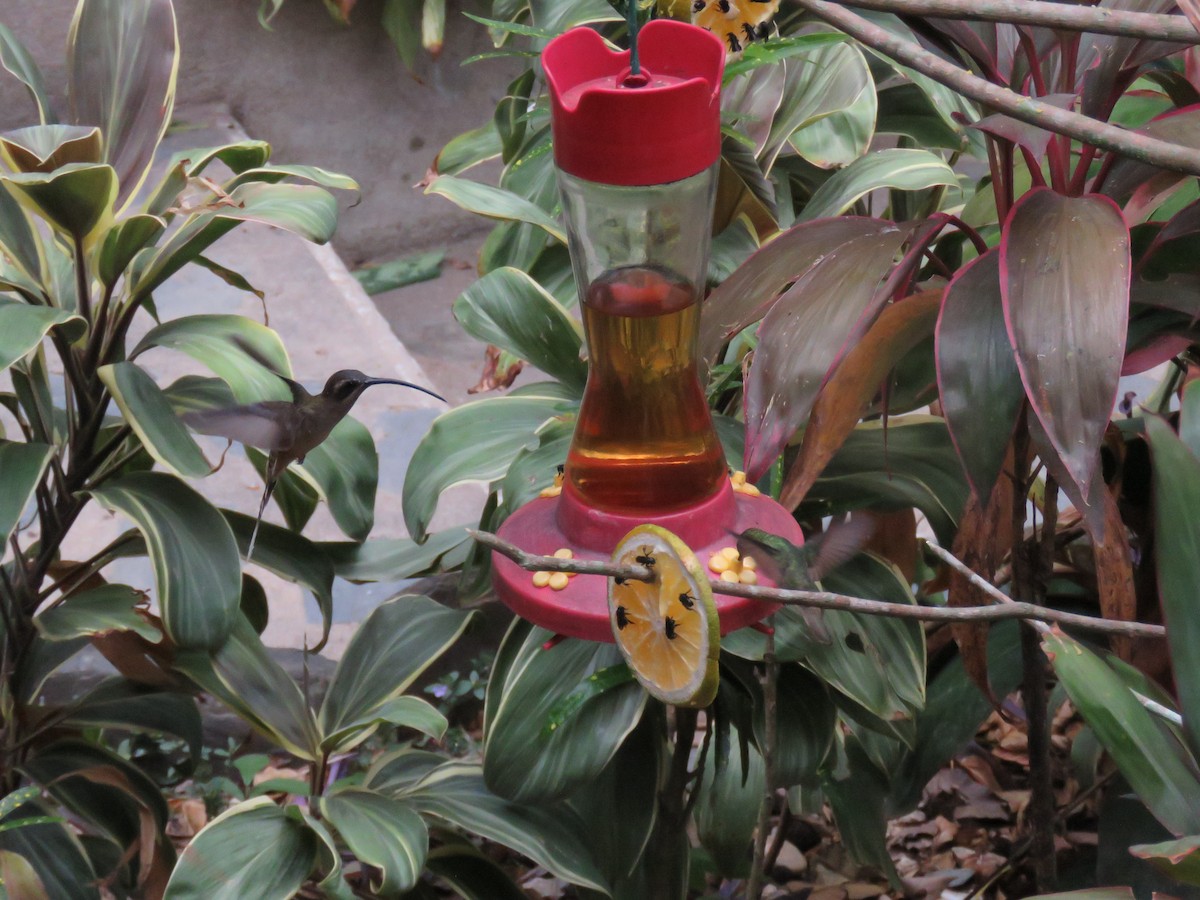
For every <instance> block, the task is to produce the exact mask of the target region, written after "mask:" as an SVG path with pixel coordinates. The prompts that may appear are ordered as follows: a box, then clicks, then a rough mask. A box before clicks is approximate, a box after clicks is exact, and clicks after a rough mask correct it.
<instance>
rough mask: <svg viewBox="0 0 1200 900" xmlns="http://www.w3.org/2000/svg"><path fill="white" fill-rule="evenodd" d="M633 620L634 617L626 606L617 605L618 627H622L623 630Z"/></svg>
mask: <svg viewBox="0 0 1200 900" xmlns="http://www.w3.org/2000/svg"><path fill="white" fill-rule="evenodd" d="M632 621H633V619H631V618H629V613H628V612H627V611H626V610H625V607H623V606H618V607H617V628H618V629H620V630H621V631H624V630H625V626H626V625H628V624H629V623H630V622H632Z"/></svg>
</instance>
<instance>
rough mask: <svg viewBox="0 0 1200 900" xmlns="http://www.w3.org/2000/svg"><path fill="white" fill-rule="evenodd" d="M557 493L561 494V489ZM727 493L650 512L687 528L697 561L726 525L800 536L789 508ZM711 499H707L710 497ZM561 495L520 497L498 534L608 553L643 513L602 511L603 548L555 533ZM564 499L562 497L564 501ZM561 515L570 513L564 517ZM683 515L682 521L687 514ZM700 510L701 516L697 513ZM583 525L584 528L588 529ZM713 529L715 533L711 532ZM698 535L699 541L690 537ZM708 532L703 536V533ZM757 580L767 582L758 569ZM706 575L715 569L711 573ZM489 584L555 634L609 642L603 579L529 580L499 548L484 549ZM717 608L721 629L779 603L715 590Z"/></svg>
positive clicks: (729, 534)
mask: <svg viewBox="0 0 1200 900" xmlns="http://www.w3.org/2000/svg"><path fill="white" fill-rule="evenodd" d="M563 496H565V495H563ZM721 496H723V497H727V498H728V497H731V498H732V501H733V502H732V503H731V504H729V506H727V507H726V506H725V505H724V503H725V501H724V500H719V499H716V498H714V499H713V500H707V501H704V502H703V503H701V504H699V505H698V506H697V507H694V508H693V509H691V510H685V511H683V512H681V513H678V514H676V515H677V517H672V521H670V522H668V521H665V520H664V519H662V518H661V517H651V518H650V521H653V522H654V523H655V524H658V525H662V526H663V527H665V528H667V529H669V530H672V531H675V532H676V533H677V534H680V536H681V538H682V537H683V535H684V534H687V535H689V536H690V537H691V538H692V541H693V542H689V541H687V540H686V539H684V542H685V543H688V544H689V546H690V547H691V548H692V551H693V552H694V553H695V554H696V557H697V559H699V560H700V562H701V564H702V565H703V564H704V563H706V562H707V561H708V557H709V556H710V555H711V554H712V553H715V552H716V551H717V550H719V549H721V548H722V547H727V546H730V545H731V544H733V543H734V538H733V533H738V532H742V531H744V530H746V529H747V528H761V529H763V530H764V531H769V532H771V533H772V534H778V535H782V536H783V537H785V538H787V539H788V540H789V541H791V542H792V543H793V544H801V543H803V542H804V534H803V533H802V532H801V531H800V526H799V525H798V524H797V523H796V520H795V519H794V518H792V515H791V513H789V512H788V511H787V510H786V509H784V508H783V507H782V506H780V505H779V504H778V503H776V502H775V501H774V500H772V499H770V498H769V497H765V496H757V497H751V496H748V495H746V494H733V493H732V492H730V494H728V495H726V494H722V495H721ZM714 501H715V505H714ZM562 502H563V499H562V496H560V497H552V498H541V499H538V500H534V501H532V502H531V503H527V504H525V505H524V506H522V507H521V508H520V509H518V510H517V511H516V512H515V513H513V514H512V515H511V516H509V517H508V518H507V519H505V520H504V524H503V525H501V526H500V531H499V534H500V536H501V537H502V538H504V539H505V540H507V541H510V542H511V543H514V544H516V545H517V546H518V547H520V548H521V549H522V550H525V551H527V552H529V553H536V554H538V555H539V556H552V555H554V551H555V550H558V549H559V548H561V547H571V548H572V549H573V550H575V556H576V558H579V559H609V558H610V557H611V555H612V550H613V548H615V547H616V545H617V543H618V542H619V541H620V539H621V538H622V537H624V536H625V535H626V534H627V533H628V532H629V531H631V530H632V529H633V528H634V527H635V526H637V525H640V524H642V523H643V522H645V521H647V519H646V517H645V516H640V517H638V516H626V517H621V516H619V515H615V514H611V513H610V514H606V519H607V521H606V522H605V523H604V527H605V528H606V529H611V531H610V533H617V532H619V533H617V537H616V538H615V539H614V540H613V541H612V543H611V544H609V545H608V546H607V548H600V547H581V546H578V545H575V544H573V543H572V542H571V540H570V539H569V538H568V537H567V536H566V535H565V534H564V533H563V531H562V529H561V527H560V525H559V522H560V520H562V519H563V518H564V516H563V514H562V512H561V511H560V509H559V507H560V504H561V503H562ZM567 502H568V503H570V501H569V500H568V501H567ZM721 507H723V508H724V509H725V510H727V515H728V518H725V519H722V520H720V521H718V522H717V523H716V524H717V526H718V527H717V528H716V529H715V530H714V529H713V528H712V524H713V522H712V521H711V519H712V516H713V515H714V514H718V515H720V514H721V513H716V510H717V509H718V508H721ZM565 518H567V519H568V520H570V518H571V514H570V513H568V514H567V515H566V517H565ZM689 518H690V519H691V522H690V524H689V523H688V521H686V520H687V519H689ZM706 518H708V519H709V521H704V520H705V519H706ZM589 533H590V532H589ZM714 535H715V536H714ZM698 537H699V538H700V539H701V540H703V543H701V542H700V540H696V539H697V538H698ZM706 537H707V538H710V539H707V540H705V538H706ZM759 576H760V579H761V580H760V582H759V583H760V584H762V585H763V586H764V587H774V584H773V583H772V582H771V581H770V580H769V579H768V578H766V576H765V574H764V573H763V572H762V571H761V570H760V571H759ZM710 577H711V578H713V580H714V581H715V580H716V576H713V575H711V573H710ZM492 584H493V586H494V587H495V589H496V595H497V596H498V597H499V598H500V600H501V601H503V603H504V604H505V605H506V606H508V608H509V609H511V610H512V611H513V612H515V613H516V614H517V615H519V616H521V617H522V618H524V619H528V620H529V621H530V622H533V623H534V624H535V625H540V626H542V627H543V628H548V629H550V630H551V631H553V632H555V633H556V634H562V635H566V636H568V637H578V638H584V639H586V640H589V641H602V642H606V643H611V642H612V640H613V635H612V626H611V624H610V623H609V619H608V579H607V578H603V577H601V576H599V575H576V576H575V577H574V578H571V579H570V581H569V582H568V583H567V587H566V589H565V590H562V591H556V590H553V589H552V588H550V587H534V585H533V573H532V572H529V571H526V570H525V569H522V568H521V567H520V566H518V565H517V564H516V563H515V562H513V561H512V560H511V559H509V558H508V557H507V556H504V555H502V554H500V553H497V552H493V553H492ZM715 599H716V603H717V613H718V615H719V616H720V619H721V634H728V633H729V632H731V631H736V630H737V629H739V628H744V627H746V626H747V625H753V624H754V623H755V622H758V621H759V620H761V619H764V618H766V617H767V616H769V615H770V614H771V613H773V612H775V610H776V609H778V608H779V607H778V606H777V605H775V604H773V603H763V602H761V601H758V600H748V599H746V598H744V597H731V596H729V595H728V594H717V595H716V598H715Z"/></svg>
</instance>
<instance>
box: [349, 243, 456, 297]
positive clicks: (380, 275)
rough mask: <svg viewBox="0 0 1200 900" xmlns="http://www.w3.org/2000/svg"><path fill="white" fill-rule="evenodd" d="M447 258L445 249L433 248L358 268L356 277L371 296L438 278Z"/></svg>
mask: <svg viewBox="0 0 1200 900" xmlns="http://www.w3.org/2000/svg"><path fill="white" fill-rule="evenodd" d="M445 259H446V251H445V250H433V251H430V252H429V253H418V254H417V255H415V256H404V257H401V258H400V259H393V260H389V261H388V262H385V263H381V264H380V265H378V266H368V267H367V268H364V269H356V270H355V271H354V273H353V274H354V277H355V279H356V280H357V281H358V283H359V284H361V285H362V289H363V290H364V291H366V292H367V294H368V295H369V296H372V297H373V296H375V295H376V294H382V293H383V292H384V291H392V290H395V289H396V288H398V287H404V286H405V285H409V284H416V283H417V282H419V281H428V280H429V279H431V278H437V277H438V275H439V274H441V271H442V262H443V261H444V260H445Z"/></svg>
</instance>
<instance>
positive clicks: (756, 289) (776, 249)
mask: <svg viewBox="0 0 1200 900" xmlns="http://www.w3.org/2000/svg"><path fill="white" fill-rule="evenodd" d="M895 228H896V226H895V225H893V224H892V223H891V222H885V221H883V220H881V219H866V218H856V217H853V216H843V217H840V218H836V219H818V220H816V221H813V222H804V223H802V224H800V225H796V226H795V227H794V228H789V229H788V230H787V231H785V232H784V233H783V234H781V235H779V236H778V237H777V238H775V239H774V240H772V241H771V242H770V243H767V244H764V245H763V246H762V247H761V248H760V249H758V250H756V251H755V252H754V253H753V254H752V255H751V256H750V258H749V259H747V260H746V261H745V262H744V263H743V264H742V265H741V266H739V267H738V270H737V271H736V272H734V273H733V274H732V275H730V276H729V277H728V278H727V279H725V281H723V282H722V283H721V284H720V286H718V287H717V288H716V289H715V290H713V292H712V293H711V294H710V295H709V297H708V299H707V300H705V301H704V306H703V312H702V313H701V319H700V356H701V359H703V360H705V361H706V362H707V363H709V364H711V363H712V362H713V360H714V359H715V357H716V355H717V351H719V350H720V349H721V344H723V343H724V342H725V341H727V340H728V339H729V338H730V337H731V336H733V335H735V334H737V333H738V332H739V331H741V330H742V329H743V328H745V327H746V326H748V325H751V324H753V323H754V322H757V321H758V320H759V319H761V318H762V317H763V316H764V315H766V313H767V310H769V309H770V308H771V304H773V303H774V302H775V301H776V300H777V299H778V298H779V295H780V293H781V292H782V291H783V289H784V288H785V287H787V285H788V284H790V283H791V282H793V281H795V280H796V279H797V278H799V277H800V276H801V275H803V274H804V273H805V272H806V271H808V270H809V269H811V268H812V267H813V266H814V265H816V264H817V263H818V262H819V261H820V260H822V259H823V258H824V257H825V255H826V254H828V253H831V252H832V251H834V250H836V249H837V248H838V247H840V246H842V245H843V244H845V243H846V242H847V241H850V240H853V239H854V238H858V237H863V236H865V235H871V234H880V233H882V232H885V231H889V230H892V229H895Z"/></svg>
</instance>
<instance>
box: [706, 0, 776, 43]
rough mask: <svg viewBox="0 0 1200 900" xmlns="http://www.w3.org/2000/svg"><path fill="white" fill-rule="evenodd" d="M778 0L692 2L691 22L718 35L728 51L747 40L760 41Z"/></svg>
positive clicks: (762, 39)
mask: <svg viewBox="0 0 1200 900" xmlns="http://www.w3.org/2000/svg"><path fill="white" fill-rule="evenodd" d="M778 10H779V0H713V2H701V0H696V2H694V3H693V4H692V24H693V25H698V26H700V27H701V28H704V29H707V30H708V31H711V32H713V33H714V34H716V35H717V36H719V37H720V38H721V39H722V40H723V41H724V42H725V44H726V46H727V48H728V50H727V52H728V53H729V54H730V55H735V54H738V53H740V52H742V50H743V49H745V47H746V46H747V45H748V44H751V43H753V42H755V41H764V40H766V39H767V37H768V36H769V35H770V33H771V19H772V18H773V17H774V15H775V13H776V12H778Z"/></svg>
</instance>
